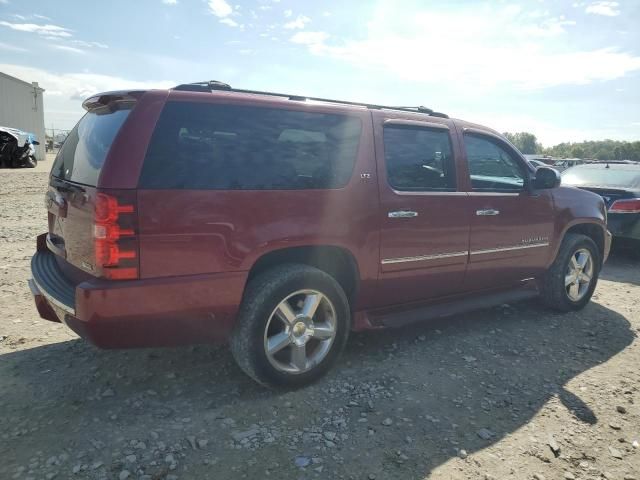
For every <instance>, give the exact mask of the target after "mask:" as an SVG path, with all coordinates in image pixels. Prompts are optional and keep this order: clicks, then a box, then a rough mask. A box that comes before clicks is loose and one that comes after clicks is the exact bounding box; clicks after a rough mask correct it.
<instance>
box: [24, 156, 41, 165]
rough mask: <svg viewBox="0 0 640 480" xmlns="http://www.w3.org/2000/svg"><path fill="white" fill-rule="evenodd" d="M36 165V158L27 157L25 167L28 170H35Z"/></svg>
mask: <svg viewBox="0 0 640 480" xmlns="http://www.w3.org/2000/svg"><path fill="white" fill-rule="evenodd" d="M37 165H38V160H37V159H36V157H32V156H29V158H27V163H26V166H27V167H28V168H36V166H37Z"/></svg>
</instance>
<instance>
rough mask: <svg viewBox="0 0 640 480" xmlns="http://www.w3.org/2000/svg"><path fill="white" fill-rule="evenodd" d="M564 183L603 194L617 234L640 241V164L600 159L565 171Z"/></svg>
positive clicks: (608, 222) (611, 229)
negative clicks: (602, 160)
mask: <svg viewBox="0 0 640 480" xmlns="http://www.w3.org/2000/svg"><path fill="white" fill-rule="evenodd" d="M562 183H564V184H567V185H574V186H576V187H578V188H581V189H583V190H588V191H590V192H593V193H597V194H598V195H600V196H601V197H602V198H603V199H604V201H605V204H606V205H607V209H608V220H607V224H608V228H609V231H610V232H611V234H612V235H613V236H614V237H617V238H621V239H631V240H640V163H634V162H598V163H593V164H589V165H580V166H577V167H573V168H570V169H569V170H566V171H564V172H563V173H562Z"/></svg>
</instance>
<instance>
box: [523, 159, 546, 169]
mask: <svg viewBox="0 0 640 480" xmlns="http://www.w3.org/2000/svg"><path fill="white" fill-rule="evenodd" d="M527 161H528V162H529V165H531V166H532V167H533V168H538V167H548V166H549V165H547V164H546V163H544V162H541V161H540V160H527Z"/></svg>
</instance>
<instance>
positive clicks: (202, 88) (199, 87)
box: [173, 80, 449, 118]
mask: <svg viewBox="0 0 640 480" xmlns="http://www.w3.org/2000/svg"><path fill="white" fill-rule="evenodd" d="M173 90H178V91H185V92H213V91H214V90H222V91H228V92H237V93H249V94H254V95H269V96H273V97H282V98H288V99H289V100H294V101H305V100H312V101H314V102H327V103H338V104H341V105H353V106H356V107H366V108H370V109H374V110H400V111H403V112H413V113H424V114H426V115H430V116H432V117H440V118H449V115H447V114H446V113H441V112H434V111H433V110H431V109H430V108H427V107H423V106H418V107H390V106H387V105H376V104H372V103H361V102H348V101H346V100H331V99H328V98H318V97H305V96H302V95H291V94H288V93H275V92H263V91H261V90H245V89H240V88H231V85H229V84H228V83H223V82H219V81H217V80H209V81H204V82H194V83H183V84H181V85H177V86H175V87H173Z"/></svg>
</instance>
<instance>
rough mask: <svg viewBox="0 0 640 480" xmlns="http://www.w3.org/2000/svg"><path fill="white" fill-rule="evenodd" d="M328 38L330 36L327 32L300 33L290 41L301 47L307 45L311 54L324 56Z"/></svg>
mask: <svg viewBox="0 0 640 480" xmlns="http://www.w3.org/2000/svg"><path fill="white" fill-rule="evenodd" d="M328 38H329V34H328V33H326V32H298V33H296V34H295V35H293V36H292V37H291V38H290V39H289V41H290V42H293V43H297V44H299V45H306V46H307V47H308V48H309V50H310V51H311V52H313V53H320V54H322V53H323V52H325V51H326V48H327V47H326V45H325V42H326V41H327V39H328Z"/></svg>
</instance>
